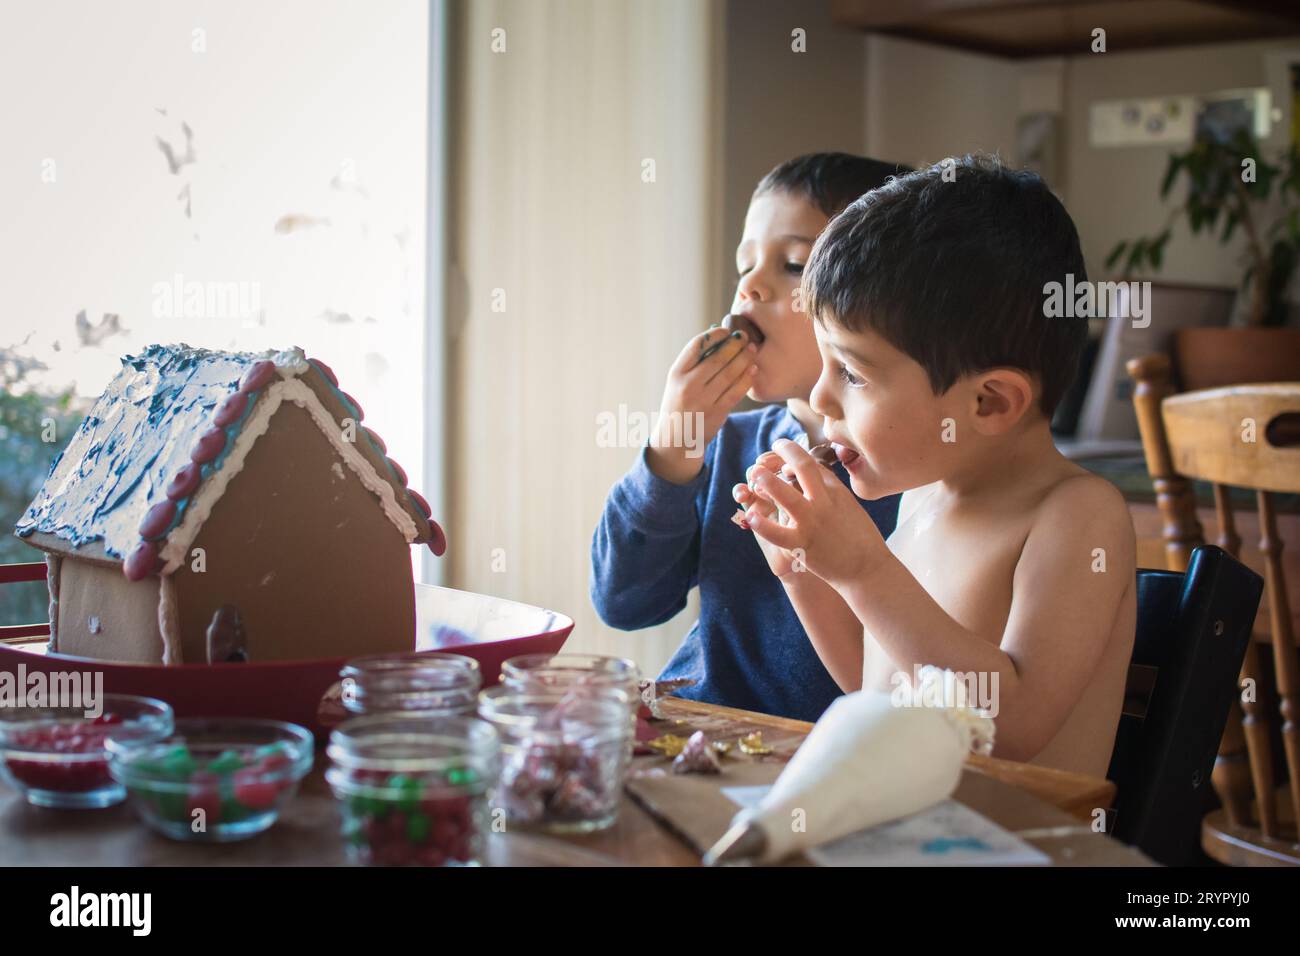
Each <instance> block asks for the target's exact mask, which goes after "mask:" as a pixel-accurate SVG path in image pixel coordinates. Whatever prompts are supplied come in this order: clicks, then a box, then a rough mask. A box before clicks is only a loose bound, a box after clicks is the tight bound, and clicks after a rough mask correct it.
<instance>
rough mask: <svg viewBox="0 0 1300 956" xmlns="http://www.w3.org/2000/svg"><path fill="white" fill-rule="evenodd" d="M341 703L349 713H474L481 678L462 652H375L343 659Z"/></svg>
mask: <svg viewBox="0 0 1300 956" xmlns="http://www.w3.org/2000/svg"><path fill="white" fill-rule="evenodd" d="M339 676H340V677H342V678H343V706H344V707H345V708H347V710H348V711H349V712H350V713H353V714H384V713H423V714H443V715H447V716H453V715H456V714H467V715H473V713H474V708H475V706H476V705H477V698H478V692H479V688H480V687H481V686H482V683H483V680H482V676H481V675H480V673H479V667H478V661H476V660H474V658H472V657H466V656H465V655H463V654H439V653H436V652H434V653H425V654H376V655H374V656H371V657H358V658H354V659H353V660H350V661H348V662H347V664H345V665H344V667H343V669H342V670H341V671H339Z"/></svg>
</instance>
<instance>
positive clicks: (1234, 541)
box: [1128, 355, 1300, 865]
mask: <svg viewBox="0 0 1300 956" xmlns="http://www.w3.org/2000/svg"><path fill="white" fill-rule="evenodd" d="M1128 371H1129V374H1130V375H1131V376H1132V377H1133V378H1134V379H1135V380H1136V382H1137V388H1136V390H1135V391H1134V395H1133V404H1134V407H1135V410H1136V412H1137V417H1138V424H1139V426H1140V428H1141V432H1142V445H1143V450H1144V452H1145V454H1146V461H1147V469H1148V471H1149V472H1150V473H1151V478H1152V481H1153V483H1154V485H1155V491H1156V504H1157V506H1158V508H1159V509H1160V513H1161V516H1162V518H1163V519H1164V522H1165V526H1164V539H1165V554H1166V558H1167V560H1168V564H1169V567H1170V568H1171V569H1172V570H1176V571H1181V570H1183V569H1184V568H1185V567H1186V566H1187V562H1188V560H1189V559H1190V556H1191V554H1192V551H1193V549H1194V548H1196V547H1197V546H1198V545H1199V544H1200V543H1201V542H1202V541H1203V533H1202V530H1201V525H1200V522H1199V521H1198V520H1197V518H1196V510H1195V500H1194V496H1193V491H1192V486H1191V483H1190V480H1191V479H1198V480H1202V481H1206V482H1209V483H1211V485H1212V487H1213V491H1214V504H1215V515H1216V519H1217V523H1218V531H1219V534H1218V537H1217V539H1216V542H1215V543H1216V544H1218V545H1219V547H1221V548H1223V549H1224V550H1225V551H1227V552H1228V553H1229V554H1231V555H1233V556H1234V557H1236V556H1238V555H1239V552H1240V547H1241V538H1240V536H1239V535H1238V534H1237V529H1236V519H1235V517H1234V514H1233V511H1232V506H1231V503H1230V501H1229V496H1228V488H1229V487H1230V486H1236V487H1242V488H1249V489H1252V490H1254V491H1255V493H1256V494H1255V497H1256V504H1257V508H1258V517H1259V527H1260V541H1259V550H1260V552H1261V554H1262V556H1263V559H1264V570H1265V575H1264V578H1265V593H1266V594H1267V597H1268V600H1267V611H1268V622H1269V626H1268V633H1267V635H1266V641H1267V643H1269V644H1271V647H1272V663H1273V679H1274V681H1275V683H1270V682H1269V681H1268V680H1267V679H1266V674H1265V670H1264V658H1263V654H1262V653H1261V642H1260V640H1259V639H1258V637H1257V638H1256V639H1255V640H1252V641H1250V642H1248V644H1247V647H1246V654H1245V658H1244V661H1243V664H1242V667H1241V672H1240V675H1239V677H1240V686H1241V688H1242V691H1241V700H1240V704H1239V705H1238V704H1234V705H1233V707H1232V708H1231V711H1230V713H1229V715H1228V722H1227V727H1226V729H1225V731H1224V735H1223V739H1222V741H1221V742H1220V745H1219V755H1218V759H1217V761H1216V762H1215V767H1214V774H1213V784H1214V790H1215V792H1216V793H1217V795H1218V797H1219V801H1220V803H1221V804H1222V807H1221V809H1219V810H1215V811H1214V812H1212V813H1210V814H1208V815H1207V816H1206V818H1205V820H1204V821H1203V822H1202V830H1201V845H1202V848H1203V849H1204V850H1205V852H1206V853H1207V854H1209V855H1210V856H1211V857H1212V858H1213V859H1215V860H1218V861H1219V862H1221V863H1226V864H1233V865H1286V864H1291V865H1295V864H1300V841H1298V839H1297V832H1296V820H1297V819H1300V726H1298V721H1300V656H1298V655H1297V650H1296V644H1295V631H1294V627H1293V625H1292V618H1291V610H1290V607H1289V602H1288V600H1287V592H1286V580H1285V576H1284V574H1283V570H1282V567H1283V566H1282V542H1281V539H1280V538H1279V536H1278V532H1277V515H1276V509H1275V507H1274V499H1273V495H1274V494H1275V493H1300V383H1297V382H1289V383H1277V384H1263V385H1239V386H1230V387H1227V388H1217V389H1206V390H1204V391H1199V392H1187V393H1185V394H1182V395H1171V391H1172V388H1171V385H1170V366H1169V360H1168V358H1167V357H1166V356H1162V355H1156V356H1147V357H1145V358H1140V359H1134V360H1133V361H1131V362H1129V363H1128ZM1275 713H1276V714H1277V715H1280V717H1281V721H1280V724H1281V726H1280V727H1278V721H1276V719H1275V716H1274V715H1275ZM1275 749H1276V750H1279V751H1280V752H1281V754H1282V755H1283V761H1284V763H1285V768H1286V771H1287V780H1285V781H1281V782H1280V780H1279V775H1278V774H1277V772H1276V769H1275V759H1274V757H1275Z"/></svg>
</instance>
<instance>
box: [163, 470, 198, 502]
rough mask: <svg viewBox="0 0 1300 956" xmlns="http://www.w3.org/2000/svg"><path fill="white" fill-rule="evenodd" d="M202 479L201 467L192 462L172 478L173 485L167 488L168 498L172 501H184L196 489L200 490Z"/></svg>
mask: <svg viewBox="0 0 1300 956" xmlns="http://www.w3.org/2000/svg"><path fill="white" fill-rule="evenodd" d="M202 478H203V472H202V471H201V470H200V469H199V466H198V465H196V464H194V463H193V462H190V463H189V464H188V465H186V466H185V467H184V468H182V469H181V470H180V471H178V472H176V474H175V475H174V476H173V477H172V480H171V484H169V485H168V486H167V497H168V498H170V499H171V500H172V501H184V500H185V499H186V498H188V497H189V496H190V495H192V494H194V489H196V488H198V486H199V482H200V481H201V480H202Z"/></svg>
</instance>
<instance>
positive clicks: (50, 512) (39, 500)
mask: <svg viewBox="0 0 1300 956" xmlns="http://www.w3.org/2000/svg"><path fill="white" fill-rule="evenodd" d="M270 357H271V355H270V354H265V353H264V354H253V353H247V352H214V351H210V350H208V349H194V348H190V347H189V346H186V345H179V346H176V345H168V346H164V345H151V346H149V348H147V349H146V350H145V351H144V352H143V353H142V354H141V355H138V356H127V357H126V358H124V359H123V360H122V370H121V371H120V372H119V373H118V374H117V377H116V378H114V379H113V381H112V382H111V383H110V384H109V386H108V388H107V389H105V391H104V394H103V395H101V396H100V397H99V399H98V400H97V401H96V402H95V405H94V407H93V408H91V410H90V413H89V414H88V415H87V416H86V418H85V419H84V420H83V421H82V423H81V425H80V427H79V428H78V429H77V433H76V434H75V435H73V437H72V441H71V442H69V443H68V447H67V449H66V450H65V451H64V453H63V455H62V456H61V457H60V458H59V459H57V460H56V461H55V463H54V464H53V466H52V467H51V469H50V476H49V477H48V478H47V479H46V481H45V484H44V485H43V486H42V488H41V490H40V491H39V492H38V493H37V495H36V498H35V499H34V500H33V501H32V503H31V506H30V507H29V508H28V509H27V511H26V513H25V514H24V515H23V516H22V518H21V519H20V520H19V522H18V526H17V531H18V534H19V535H21V536H24V537H25V536H28V535H31V534H33V533H35V532H37V531H39V532H43V533H46V534H52V535H56V536H58V537H60V538H62V539H64V540H65V541H67V542H68V544H69V545H71V546H72V547H81V546H82V545H85V544H89V543H90V542H93V541H100V540H102V541H103V542H104V547H105V549H106V550H107V551H108V553H109V554H110V555H112V556H114V557H118V558H122V557H125V556H126V555H127V554H128V553H129V552H130V551H131V549H132V548H134V547H135V545H136V544H137V543H138V542H139V540H140V535H139V532H138V528H139V525H140V521H141V519H143V518H144V516H145V513H146V512H147V511H148V510H149V508H150V507H151V506H152V505H154V504H156V503H157V502H159V501H162V500H163V499H164V498H165V497H166V491H167V485H168V483H169V482H170V481H171V479H172V476H174V475H175V474H176V472H178V471H179V470H180V469H181V468H182V467H183V466H184V465H186V464H188V463H189V460H190V451H191V449H193V447H194V443H195V441H196V440H197V439H198V437H199V435H201V434H202V433H203V432H204V431H205V430H207V429H208V428H209V427H211V424H212V416H213V413H214V411H215V410H216V407H217V405H219V404H220V403H221V402H222V401H223V400H224V399H225V398H226V397H227V396H228V395H230V394H231V393H232V392H234V391H235V390H236V389H237V388H238V386H239V380H240V379H241V378H242V377H243V375H244V373H245V372H246V371H247V370H248V368H249V366H251V365H252V364H253V363H254V362H257V361H259V360H262V359H266V358H270ZM241 423H242V419H241ZM236 427H237V425H236ZM223 457H224V456H223ZM219 464H220V462H219V461H218V462H216V463H214V465H216V466H219ZM209 473H210V468H208V467H205V468H204V474H205V477H206V475H207V474H209Z"/></svg>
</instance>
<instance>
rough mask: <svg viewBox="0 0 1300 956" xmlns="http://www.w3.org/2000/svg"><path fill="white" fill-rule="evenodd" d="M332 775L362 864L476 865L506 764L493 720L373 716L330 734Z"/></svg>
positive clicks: (351, 848) (351, 847)
mask: <svg viewBox="0 0 1300 956" xmlns="http://www.w3.org/2000/svg"><path fill="white" fill-rule="evenodd" d="M326 753H327V754H328V755H329V758H330V761H331V766H330V768H329V769H328V770H327V771H326V772H325V779H326V781H327V782H328V783H329V785H330V788H331V789H332V790H333V791H334V795H335V797H337V798H338V801H339V809H340V813H341V815H342V818H343V839H344V840H345V841H346V842H347V848H348V856H349V858H350V859H351V860H352V861H353V862H355V863H361V864H368V865H379V866H475V865H478V864H479V862H480V861H481V859H482V855H483V849H484V845H483V841H484V834H485V833H486V832H487V828H488V826H489V822H490V821H489V808H488V793H489V790H490V789H491V787H492V784H493V783H494V781H495V780H496V776H497V773H498V770H499V759H500V754H499V743H498V738H497V732H496V730H494V729H493V727H492V726H491V725H490V724H488V723H485V722H484V721H482V720H478V719H477V718H474V717H446V716H430V715H426V714H418V715H403V714H372V715H369V716H364V717H354V718H352V719H351V720H348V721H345V722H344V723H342V724H341V725H339V727H338V728H336V729H335V730H334V732H333V733H332V734H331V735H330V743H329V747H328V748H327V751H326Z"/></svg>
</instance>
